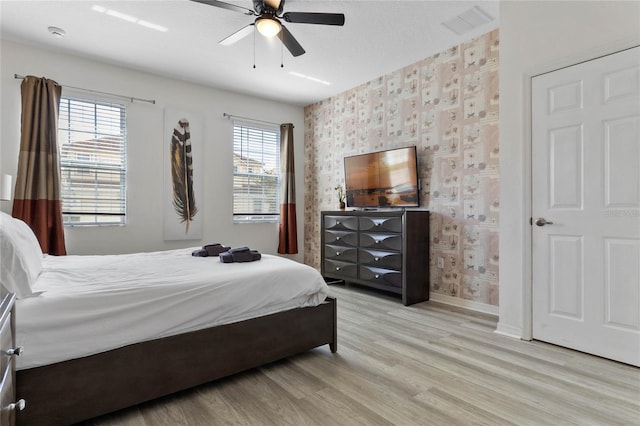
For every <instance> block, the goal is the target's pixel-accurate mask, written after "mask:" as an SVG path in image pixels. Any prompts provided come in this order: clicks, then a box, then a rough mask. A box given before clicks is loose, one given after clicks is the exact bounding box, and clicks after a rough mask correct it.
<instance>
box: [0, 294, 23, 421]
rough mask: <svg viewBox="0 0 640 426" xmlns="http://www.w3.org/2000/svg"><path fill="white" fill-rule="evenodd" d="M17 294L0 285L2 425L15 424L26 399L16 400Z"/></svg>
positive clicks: (18, 352) (0, 413) (20, 350)
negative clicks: (17, 412)
mask: <svg viewBox="0 0 640 426" xmlns="http://www.w3.org/2000/svg"><path fill="white" fill-rule="evenodd" d="M14 302H15V296H14V295H13V293H8V292H6V291H5V290H4V289H3V288H2V287H0V377H2V381H1V382H0V425H2V426H5V425H6V426H13V425H14V424H15V420H16V411H19V410H23V409H24V407H25V402H24V400H19V401H16V387H15V384H16V362H15V359H14V358H15V357H16V356H18V355H20V353H21V352H22V348H17V347H16V338H15V332H16V324H15V309H14Z"/></svg>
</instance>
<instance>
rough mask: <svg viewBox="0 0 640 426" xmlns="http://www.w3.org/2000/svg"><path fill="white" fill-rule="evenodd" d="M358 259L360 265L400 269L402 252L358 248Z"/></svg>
mask: <svg viewBox="0 0 640 426" xmlns="http://www.w3.org/2000/svg"><path fill="white" fill-rule="evenodd" d="M358 260H359V262H360V264H362V265H367V266H373V267H375V268H384V269H395V270H397V271H399V270H401V269H402V254H401V253H398V252H392V251H380V250H369V249H360V251H359V252H358Z"/></svg>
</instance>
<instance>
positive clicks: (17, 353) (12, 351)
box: [7, 346, 24, 356]
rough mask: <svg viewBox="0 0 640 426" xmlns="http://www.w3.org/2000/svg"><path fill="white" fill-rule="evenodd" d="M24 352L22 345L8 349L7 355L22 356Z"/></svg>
mask: <svg viewBox="0 0 640 426" xmlns="http://www.w3.org/2000/svg"><path fill="white" fill-rule="evenodd" d="M22 352H24V348H23V347H22V346H18V347H17V348H15V349H13V348H12V349H7V355H9V356H11V355H15V356H20V355H22Z"/></svg>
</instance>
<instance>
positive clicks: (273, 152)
mask: <svg viewBox="0 0 640 426" xmlns="http://www.w3.org/2000/svg"><path fill="white" fill-rule="evenodd" d="M279 213H280V129H279V128H278V127H277V126H272V127H270V126H265V125H256V124H253V123H251V124H249V123H246V122H238V121H236V122H234V123H233V220H234V222H274V221H277V220H278V216H279Z"/></svg>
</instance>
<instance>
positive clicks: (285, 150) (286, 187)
mask: <svg viewBox="0 0 640 426" xmlns="http://www.w3.org/2000/svg"><path fill="white" fill-rule="evenodd" d="M293 163H294V161H293V124H291V123H286V124H282V125H280V165H281V169H280V172H281V173H280V175H281V176H282V184H281V186H280V190H281V195H282V196H281V197H280V198H281V200H282V201H281V204H280V242H279V244H278V253H281V254H296V253H298V230H297V224H296V184H295V175H296V173H295V167H294V164H293Z"/></svg>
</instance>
